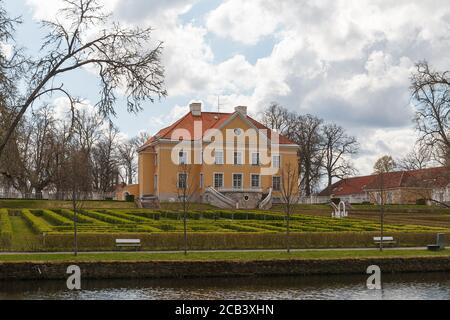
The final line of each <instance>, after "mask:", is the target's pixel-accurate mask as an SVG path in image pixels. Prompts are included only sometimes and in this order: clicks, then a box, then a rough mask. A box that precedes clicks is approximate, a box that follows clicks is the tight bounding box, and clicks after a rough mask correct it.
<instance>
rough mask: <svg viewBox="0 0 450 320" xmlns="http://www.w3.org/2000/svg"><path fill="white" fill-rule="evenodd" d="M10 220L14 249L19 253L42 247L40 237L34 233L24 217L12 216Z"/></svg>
mask: <svg viewBox="0 0 450 320" xmlns="http://www.w3.org/2000/svg"><path fill="white" fill-rule="evenodd" d="M9 218H10V220H11V224H12V228H13V236H12V248H14V249H15V250H17V251H23V250H33V249H37V248H38V247H40V245H41V242H40V240H39V238H38V236H36V234H34V233H33V232H32V230H31V229H30V227H29V226H28V225H27V224H26V222H25V220H23V219H22V217H20V216H10V217H9Z"/></svg>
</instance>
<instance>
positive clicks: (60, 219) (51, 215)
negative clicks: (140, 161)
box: [31, 210, 73, 226]
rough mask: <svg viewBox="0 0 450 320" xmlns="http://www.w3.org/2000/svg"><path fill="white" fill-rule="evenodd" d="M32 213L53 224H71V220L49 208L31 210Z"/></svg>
mask: <svg viewBox="0 0 450 320" xmlns="http://www.w3.org/2000/svg"><path fill="white" fill-rule="evenodd" d="M31 212H32V213H33V214H34V215H37V216H41V217H43V218H44V219H45V220H46V221H48V222H49V223H51V224H53V225H55V226H72V225H73V221H72V220H70V219H68V218H66V217H64V216H62V215H59V214H57V213H56V212H53V211H50V210H31Z"/></svg>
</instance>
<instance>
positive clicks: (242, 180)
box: [231, 172, 244, 190]
mask: <svg viewBox="0 0 450 320" xmlns="http://www.w3.org/2000/svg"><path fill="white" fill-rule="evenodd" d="M234 176H241V186H240V187H239V188H236V187H235V186H234ZM231 180H232V181H231V182H232V184H231V185H232V187H233V190H243V189H244V174H243V173H241V172H238V173H233V174H232V175H231Z"/></svg>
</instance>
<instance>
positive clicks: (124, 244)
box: [116, 239, 141, 251]
mask: <svg viewBox="0 0 450 320" xmlns="http://www.w3.org/2000/svg"><path fill="white" fill-rule="evenodd" d="M116 247H118V248H119V249H122V248H134V249H136V251H137V250H138V249H139V248H140V247H141V240H139V239H116Z"/></svg>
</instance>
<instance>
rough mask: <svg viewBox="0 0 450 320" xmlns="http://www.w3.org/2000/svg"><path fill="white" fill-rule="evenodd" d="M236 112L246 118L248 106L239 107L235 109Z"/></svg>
mask: <svg viewBox="0 0 450 320" xmlns="http://www.w3.org/2000/svg"><path fill="white" fill-rule="evenodd" d="M234 110H235V111H236V112H239V113H240V114H242V115H244V116H247V107H246V106H238V107H236V108H234Z"/></svg>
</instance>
